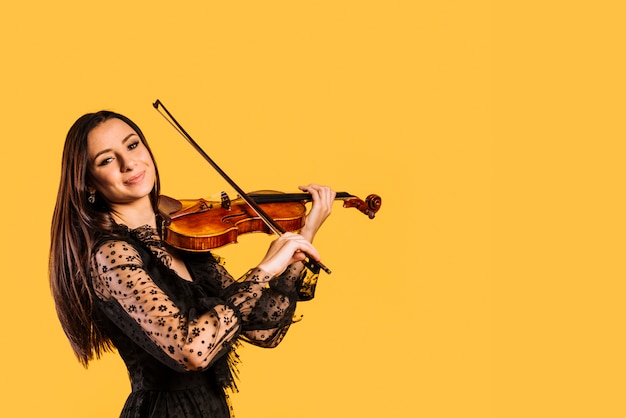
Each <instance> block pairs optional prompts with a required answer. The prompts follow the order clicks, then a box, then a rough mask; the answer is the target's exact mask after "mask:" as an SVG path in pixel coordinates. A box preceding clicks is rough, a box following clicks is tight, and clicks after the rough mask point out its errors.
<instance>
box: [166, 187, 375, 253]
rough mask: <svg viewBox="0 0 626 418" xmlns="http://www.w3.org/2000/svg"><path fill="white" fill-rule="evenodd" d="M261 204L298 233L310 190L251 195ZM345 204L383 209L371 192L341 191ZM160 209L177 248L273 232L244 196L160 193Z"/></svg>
mask: <svg viewBox="0 0 626 418" xmlns="http://www.w3.org/2000/svg"><path fill="white" fill-rule="evenodd" d="M248 196H249V197H250V198H252V199H253V200H254V201H255V202H257V203H258V206H260V207H261V208H262V210H263V211H264V212H265V213H266V214H267V215H268V216H269V217H271V218H272V219H273V220H274V221H275V222H276V223H277V224H278V225H279V226H280V227H281V228H282V229H283V230H284V231H288V232H297V231H299V230H300V229H301V228H302V227H303V226H304V223H305V219H306V206H305V202H307V201H310V200H311V195H310V194H307V193H292V194H285V193H277V192H272V191H266V192H255V193H250V194H248ZM336 199H343V200H344V207H355V208H357V209H359V210H360V211H362V212H363V213H365V214H367V215H368V216H369V217H370V218H373V217H374V213H375V212H377V211H378V209H379V208H380V204H381V200H380V197H378V196H376V195H370V196H368V198H367V199H366V201H365V202H363V201H362V200H361V199H358V198H357V197H354V196H352V195H350V194H348V193H344V192H340V193H337V197H336ZM159 212H160V214H161V217H162V218H163V219H164V225H163V228H162V230H163V239H164V240H165V242H167V243H168V244H169V245H171V246H173V247H174V248H178V249H181V250H185V251H195V252H204V251H210V250H212V249H214V248H219V247H222V246H224V245H228V244H233V243H236V242H237V238H238V236H239V235H242V234H248V233H253V232H263V233H266V234H271V233H272V230H270V228H269V227H268V226H267V224H266V223H265V222H264V220H263V219H262V218H261V216H259V215H258V214H257V213H256V212H255V210H254V209H253V208H252V207H250V205H248V204H247V203H246V202H245V201H244V200H243V199H241V198H237V199H233V200H232V201H231V200H230V199H229V198H228V196H226V194H225V193H222V198H221V201H210V200H205V199H195V200H190V199H186V200H177V199H172V198H171V197H168V196H160V198H159Z"/></svg>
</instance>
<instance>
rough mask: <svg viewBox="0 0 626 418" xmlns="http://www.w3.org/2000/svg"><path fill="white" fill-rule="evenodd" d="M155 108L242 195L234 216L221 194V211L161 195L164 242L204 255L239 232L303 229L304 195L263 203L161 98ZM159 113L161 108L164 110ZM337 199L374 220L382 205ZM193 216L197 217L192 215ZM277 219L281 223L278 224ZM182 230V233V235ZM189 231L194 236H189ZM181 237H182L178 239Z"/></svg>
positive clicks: (310, 264) (316, 264) (313, 264)
mask: <svg viewBox="0 0 626 418" xmlns="http://www.w3.org/2000/svg"><path fill="white" fill-rule="evenodd" d="M152 106H154V108H155V109H156V110H157V111H158V112H159V113H160V114H161V115H162V116H163V117H164V118H165V119H166V120H167V121H168V122H169V123H170V125H172V126H173V127H174V129H176V130H177V131H178V133H179V134H181V135H182V136H183V137H184V138H185V139H186V140H187V142H189V144H191V146H192V147H193V148H195V150H196V151H198V153H199V154H200V155H201V156H202V157H203V158H204V159H205V160H206V161H207V162H208V163H209V164H210V165H211V166H212V167H213V168H214V169H215V171H217V173H218V174H219V175H221V176H222V178H223V179H224V180H225V181H226V182H227V183H228V184H230V185H231V186H232V187H233V188H234V189H235V191H236V192H237V193H238V194H239V198H238V199H236V205H235V206H234V208H235V209H236V211H234V212H231V211H232V210H233V202H230V199H225V198H224V195H222V198H221V200H222V201H221V202H220V203H219V207H218V206H217V205H214V202H207V201H206V200H203V199H200V200H196V201H188V200H185V201H177V200H176V199H172V198H169V197H165V196H161V198H160V199H159V212H160V213H161V215H162V217H163V219H164V222H163V224H164V225H163V226H164V227H165V228H163V230H164V231H165V240H166V242H167V241H168V236H169V237H170V238H169V242H170V244H171V245H173V246H175V247H179V248H183V249H186V250H191V251H194V250H195V251H206V250H210V249H211V248H217V247H220V246H222V245H226V244H228V243H231V242H237V235H239V233H245V232H254V231H267V232H273V233H275V234H276V235H277V236H280V235H282V234H283V233H285V231H286V230H285V227H286V228H287V229H289V230H291V231H296V230H298V229H300V228H301V227H302V226H303V225H304V216H305V212H306V211H305V209H304V205H303V202H305V201H307V200H310V199H311V196H310V195H308V197H306V196H302V195H300V196H297V197H295V198H294V200H292V201H288V202H287V201H285V200H280V201H279V202H277V201H265V202H261V201H263V200H264V199H267V198H268V196H267V193H257V194H256V195H254V197H251V196H250V195H248V193H246V192H244V191H243V190H242V189H241V187H239V186H238V185H237V183H235V182H234V181H233V180H232V179H231V178H230V177H229V176H228V174H226V173H225V172H224V170H222V169H221V168H220V167H219V166H218V165H217V164H216V163H215V161H213V159H212V158H211V157H209V155H208V154H207V153H206V152H204V150H203V149H202V148H200V146H199V145H198V143H197V142H196V141H194V139H193V138H192V137H191V136H190V135H189V134H188V133H187V131H185V129H184V128H183V127H182V126H181V124H180V123H178V121H177V120H176V118H174V116H173V115H172V114H171V113H170V112H169V111H168V110H167V108H166V107H165V106H164V105H163V103H161V101H160V100H157V101H155V102H154V103H153V104H152ZM160 109H163V112H161V110H160ZM261 196H264V197H261ZM338 196H339V197H338V198H339V199H344V206H346V205H347V206H353V207H356V208H357V209H359V210H361V211H362V212H363V213H365V214H367V215H368V216H369V217H370V218H373V217H374V214H375V213H376V212H377V211H378V209H379V208H380V204H381V199H380V197H379V196H376V195H370V196H369V197H368V199H366V200H365V202H363V201H362V200H360V199H358V198H355V197H354V196H351V195H348V194H347V193H341V194H338ZM272 199H275V198H272ZM226 201H227V202H226ZM346 202H347V203H346ZM266 210H267V211H272V215H273V216H270V214H268V213H266ZM192 214H193V215H195V216H193V217H192V216H191V215H192ZM207 215H208V217H207ZM212 217H214V218H212ZM275 217H276V218H277V219H280V222H279V221H278V220H277V219H276V218H275ZM261 223H263V224H265V226H262V225H261ZM172 225H174V227H172ZM283 225H285V226H283ZM179 231H184V232H182V233H179ZM190 231H192V232H191V233H190ZM177 235H178V237H177V238H174V237H175V236H177ZM198 236H201V237H203V238H204V240H203V241H204V242H203V243H202V244H200V245H198V244H197V243H198V239H192V238H197V237H198ZM198 248H201V249H198ZM304 254H305V256H306V259H305V261H304V265H305V267H306V268H308V269H309V270H311V271H319V270H320V269H321V270H324V271H325V272H326V273H328V274H330V273H331V271H330V269H329V268H328V267H326V266H325V265H324V264H323V263H322V262H321V261H316V260H314V259H313V258H312V257H310V256H309V255H308V254H306V253H304Z"/></svg>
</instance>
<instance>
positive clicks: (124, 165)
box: [120, 158, 137, 172]
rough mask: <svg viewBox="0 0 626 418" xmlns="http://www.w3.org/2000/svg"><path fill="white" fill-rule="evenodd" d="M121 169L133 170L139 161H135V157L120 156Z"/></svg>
mask: <svg viewBox="0 0 626 418" xmlns="http://www.w3.org/2000/svg"><path fill="white" fill-rule="evenodd" d="M120 160H121V161H120V162H121V164H120V170H121V171H122V172H124V171H131V170H132V169H133V168H135V166H136V165H137V163H136V162H135V160H134V159H132V158H120Z"/></svg>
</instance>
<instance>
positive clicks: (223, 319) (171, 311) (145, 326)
mask: <svg viewBox="0 0 626 418" xmlns="http://www.w3.org/2000/svg"><path fill="white" fill-rule="evenodd" d="M93 263H94V266H93V278H92V283H93V287H94V291H95V293H96V295H97V297H98V298H100V299H101V300H103V301H106V302H107V303H109V304H111V303H116V304H118V305H119V307H121V311H120V310H119V309H117V310H116V309H113V311H112V314H113V315H117V318H112V319H113V320H114V322H116V324H118V326H119V327H120V328H121V329H122V330H123V331H125V332H127V333H129V332H131V331H132V329H133V328H136V326H137V325H138V326H139V327H140V328H141V330H142V331H143V334H144V335H145V336H146V337H148V339H149V340H150V341H151V342H152V346H147V347H146V346H144V348H145V349H146V350H148V351H150V352H153V353H155V354H156V356H158V358H163V357H164V356H163V355H162V354H161V353H165V354H166V355H167V357H169V359H171V360H173V362H174V363H175V364H176V365H174V364H173V363H172V362H169V363H170V366H171V367H174V368H182V369H185V370H202V369H205V368H207V367H208V366H209V365H210V364H211V362H212V360H213V359H215V358H216V357H218V356H219V355H220V354H221V353H223V352H225V351H226V350H227V348H228V347H229V344H230V343H231V342H232V341H233V339H235V338H236V337H237V336H238V333H239V324H240V319H239V317H238V314H237V312H236V311H235V309H234V307H232V306H229V305H228V304H227V303H220V302H221V301H219V300H214V301H213V303H211V305H212V308H211V309H208V310H207V311H206V312H203V313H201V314H200V315H199V316H198V317H197V318H195V319H190V318H188V317H187V316H186V315H185V313H184V312H182V311H181V309H180V308H179V307H178V306H176V304H175V303H174V302H172V300H171V298H170V297H169V296H168V295H167V294H166V293H165V292H164V291H163V290H162V289H161V288H160V287H159V286H157V285H156V284H155V282H154V280H153V278H152V277H150V275H149V274H148V272H147V271H146V269H145V267H144V261H143V260H142V258H141V256H140V254H139V253H138V251H137V250H136V249H135V248H134V247H133V246H131V245H129V244H127V243H126V242H124V241H110V242H108V243H105V244H103V245H101V246H100V247H99V248H98V250H97V251H96V253H95V255H94V257H93ZM181 280H182V279H181ZM116 312H117V313H116ZM129 330H130V331H129ZM134 337H135V339H142V338H138V337H137V335H136V333H135V336H134ZM143 344H144V345H145V344H146V343H145V341H144V343H143ZM159 351H160V353H159ZM166 361H167V360H166Z"/></svg>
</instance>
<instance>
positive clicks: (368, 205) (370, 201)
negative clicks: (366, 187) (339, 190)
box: [343, 194, 382, 219]
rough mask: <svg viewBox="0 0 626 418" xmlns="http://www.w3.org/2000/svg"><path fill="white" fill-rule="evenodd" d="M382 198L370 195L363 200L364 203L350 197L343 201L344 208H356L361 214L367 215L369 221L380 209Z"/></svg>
mask: <svg viewBox="0 0 626 418" xmlns="http://www.w3.org/2000/svg"><path fill="white" fill-rule="evenodd" d="M381 204H382V198H381V197H380V196H378V195H376V194H371V195H369V196H367V197H366V198H365V201H363V200H361V199H359V198H358V197H350V198H349V199H345V200H344V201H343V207H344V208H356V209H357V210H359V211H360V212H361V213H364V214H365V215H367V216H368V217H369V218H370V219H374V216H376V212H378V210H379V209H380V205H381Z"/></svg>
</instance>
